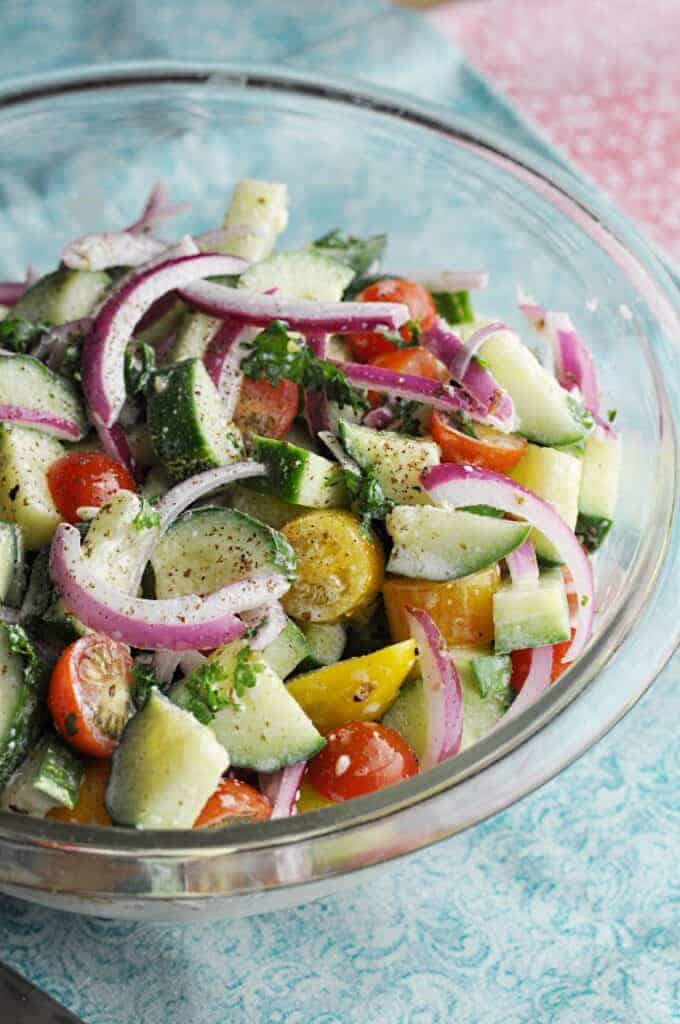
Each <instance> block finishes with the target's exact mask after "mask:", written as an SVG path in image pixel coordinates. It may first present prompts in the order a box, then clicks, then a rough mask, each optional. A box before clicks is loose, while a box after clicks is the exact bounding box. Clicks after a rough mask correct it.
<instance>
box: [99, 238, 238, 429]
mask: <svg viewBox="0 0 680 1024" xmlns="http://www.w3.org/2000/svg"><path fill="white" fill-rule="evenodd" d="M245 266H246V263H245V262H244V261H243V260H239V259H236V258H235V257H233V256H209V255H201V254H199V255H197V256H182V257H179V258H177V259H170V260H167V261H165V262H162V263H161V264H159V265H156V266H152V267H151V268H149V267H147V268H146V269H144V270H142V271H141V273H139V274H136V275H135V276H134V277H133V278H132V279H131V280H129V281H128V282H127V283H126V284H124V285H123V287H122V288H119V289H117V291H116V292H114V294H113V295H112V296H111V297H110V298H109V299H108V300H107V301H106V302H105V303H104V306H103V307H102V309H101V310H100V311H99V314H98V315H97V317H96V319H95V322H94V324H93V326H92V330H91V332H90V334H89V336H88V337H87V338H86V340H85V344H84V346H83V388H84V390H85V396H86V398H87V401H88V404H89V406H90V409H91V411H92V413H93V415H94V417H96V418H97V419H98V420H99V421H100V422H101V423H103V424H104V426H106V427H111V426H113V424H114V423H115V422H116V419H117V418H118V415H119V413H120V410H121V408H122V405H123V402H124V401H125V373H124V359H125V349H126V347H127V344H128V342H129V340H130V337H131V335H132V332H133V330H134V328H135V325H136V324H137V323H138V321H139V320H140V319H141V317H142V316H143V315H144V313H145V312H146V310H147V309H149V307H150V306H151V305H152V303H154V302H155V301H156V300H157V299H159V298H160V297H161V296H162V295H164V294H165V293H166V292H168V291H171V290H173V289H175V288H177V289H179V288H181V286H182V285H183V284H187V283H188V282H190V281H195V280H196V279H198V278H202V277H212V276H217V275H219V274H231V273H237V272H238V271H239V270H242V269H244V268H245Z"/></svg>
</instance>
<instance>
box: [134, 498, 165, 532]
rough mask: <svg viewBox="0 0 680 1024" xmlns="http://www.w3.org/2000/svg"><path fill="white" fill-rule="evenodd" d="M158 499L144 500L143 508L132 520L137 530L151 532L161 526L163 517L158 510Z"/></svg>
mask: <svg viewBox="0 0 680 1024" xmlns="http://www.w3.org/2000/svg"><path fill="white" fill-rule="evenodd" d="M157 504H158V498H142V507H141V508H140V510H139V512H138V513H137V515H136V516H135V518H134V519H133V520H132V525H133V526H134V528H135V530H151V529H153V528H154V527H156V526H160V525H161V517H160V513H159V511H158V509H157V508H156V507H155V506H156V505H157Z"/></svg>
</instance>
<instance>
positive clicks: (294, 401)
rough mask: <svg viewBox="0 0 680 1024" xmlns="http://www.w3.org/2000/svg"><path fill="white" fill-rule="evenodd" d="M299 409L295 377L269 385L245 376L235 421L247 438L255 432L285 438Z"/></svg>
mask: <svg viewBox="0 0 680 1024" xmlns="http://www.w3.org/2000/svg"><path fill="white" fill-rule="evenodd" d="M297 410H298V386H297V384H294V383H293V381H292V380H282V381H281V382H280V383H279V384H276V385H274V384H270V383H269V381H268V380H249V379H248V378H247V377H244V379H243V383H242V385H241V392H240V394H239V399H238V405H237V406H236V412H235V413H234V423H235V424H236V426H237V427H238V428H239V430H240V431H241V432H242V434H243V436H244V437H245V438H246V440H249V439H250V438H251V437H252V436H253V434H260V435H261V436H263V437H275V438H277V439H280V438H282V437H285V436H286V434H287V433H288V431H289V430H290V428H291V426H292V424H293V420H294V419H295V417H296V415H297Z"/></svg>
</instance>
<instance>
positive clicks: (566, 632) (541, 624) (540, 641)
mask: <svg viewBox="0 0 680 1024" xmlns="http://www.w3.org/2000/svg"><path fill="white" fill-rule="evenodd" d="M493 626H494V650H495V652H496V654H509V653H510V651H516V650H521V649H523V648H525V647H543V646H544V645H545V644H558V643H561V642H562V641H563V640H568V639H569V637H570V635H571V630H570V626H569V605H568V604H567V595H566V592H565V589H564V580H563V579H562V572H561V570H560V569H547V570H546V571H544V572H542V573H541V575H540V578H539V580H538V582H537V583H519V584H517V583H515V584H513V583H504V584H503V585H502V586H501V587H500V589H499V590H497V591H496V593H495V594H494V595H493Z"/></svg>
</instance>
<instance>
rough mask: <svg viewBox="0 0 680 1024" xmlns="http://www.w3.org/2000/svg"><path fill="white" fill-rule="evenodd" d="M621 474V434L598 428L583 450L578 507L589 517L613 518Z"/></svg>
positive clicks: (580, 511) (581, 513) (591, 518)
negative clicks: (606, 432)
mask: <svg viewBox="0 0 680 1024" xmlns="http://www.w3.org/2000/svg"><path fill="white" fill-rule="evenodd" d="M620 475H621V438H620V437H618V436H617V435H609V434H604V433H600V432H597V433H595V434H591V435H590V437H589V438H588V440H587V441H586V447H585V452H584V453H583V472H582V475H581V490H580V492H579V496H578V510H579V513H580V515H581V516H586V517H587V518H588V519H590V520H593V519H607V520H610V521H611V520H613V518H614V513H615V511H616V501H617V498H618V495H619V477H620Z"/></svg>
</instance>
